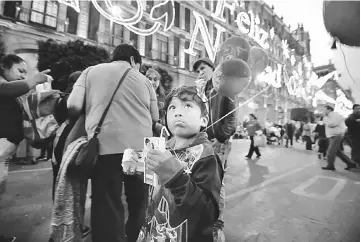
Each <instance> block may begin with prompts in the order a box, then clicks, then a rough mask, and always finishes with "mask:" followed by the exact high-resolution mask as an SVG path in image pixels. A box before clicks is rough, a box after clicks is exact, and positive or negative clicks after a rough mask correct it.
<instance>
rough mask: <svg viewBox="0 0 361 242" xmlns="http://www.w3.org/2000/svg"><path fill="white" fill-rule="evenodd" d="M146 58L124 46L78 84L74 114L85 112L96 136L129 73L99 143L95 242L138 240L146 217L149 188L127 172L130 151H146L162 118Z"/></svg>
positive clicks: (93, 210) (71, 104)
mask: <svg viewBox="0 0 361 242" xmlns="http://www.w3.org/2000/svg"><path fill="white" fill-rule="evenodd" d="M141 64H142V58H141V56H140V54H139V52H138V50H136V49H135V48H134V47H133V46H131V45H128V44H120V45H118V46H117V47H116V48H115V50H114V53H113V59H112V62H111V63H104V64H99V65H96V66H93V67H89V68H88V69H86V70H85V71H84V72H83V73H82V75H81V76H80V77H79V79H78V80H77V81H76V83H75V84H74V88H73V91H72V93H71V94H70V96H69V99H68V109H69V112H70V113H71V114H74V115H80V114H81V113H82V111H83V110H85V125H86V127H85V128H86V132H87V134H88V137H89V138H90V137H93V134H94V132H95V128H96V127H97V125H98V122H99V120H100V117H101V115H102V114H103V112H104V109H105V106H106V105H107V104H108V102H107V101H106V100H108V99H110V96H111V95H112V94H113V93H114V90H115V87H116V86H117V84H118V83H119V80H120V78H121V77H122V76H123V74H124V73H125V72H126V71H129V72H128V74H127V75H126V77H125V79H124V81H123V83H122V84H121V86H120V88H119V90H118V91H117V92H116V94H115V96H114V99H113V102H112V103H111V106H110V109H109V112H108V113H107V115H106V117H105V119H104V124H103V129H102V131H101V132H100V134H99V136H98V139H99V148H100V150H99V153H100V155H99V157H98V159H97V162H96V164H95V166H94V171H95V172H94V174H93V175H92V178H91V182H92V204H91V229H92V241H93V242H120V241H125V240H127V241H128V242H135V241H136V240H137V238H138V235H139V232H140V229H141V226H142V225H143V222H144V219H145V210H146V205H147V199H148V185H146V184H145V183H143V180H141V179H139V178H138V177H136V176H134V175H125V174H124V173H123V168H122V162H121V161H122V160H123V153H124V150H125V149H127V148H131V149H134V150H141V149H143V142H144V140H143V139H144V137H152V135H153V132H152V123H153V122H157V121H158V119H159V113H158V106H157V98H156V94H155V91H154V89H153V87H152V84H151V83H150V82H149V80H148V79H147V78H146V77H145V76H144V75H142V74H141V73H140V72H139V68H140V65H141ZM123 182H124V188H125V195H126V201H127V204H128V212H129V215H128V220H127V223H126V225H125V226H124V223H125V221H124V219H125V218H124V206H123V203H122V200H121V197H122V189H123Z"/></svg>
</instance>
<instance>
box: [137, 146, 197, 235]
mask: <svg viewBox="0 0 361 242" xmlns="http://www.w3.org/2000/svg"><path fill="white" fill-rule="evenodd" d="M202 153H203V145H196V146H193V147H190V148H187V149H185V150H182V151H177V152H175V156H176V157H177V159H178V160H179V162H182V163H183V165H184V172H185V173H187V174H191V173H192V168H193V166H194V164H195V163H196V162H197V161H198V160H199V159H200V158H201V155H202ZM149 200H150V201H149V204H150V206H149V207H148V210H147V215H146V223H145V224H146V225H145V226H143V228H142V230H141V232H140V234H139V238H138V241H139V242H187V239H188V223H187V219H185V220H180V219H179V218H180V217H181V216H179V214H178V213H179V211H177V208H176V205H175V202H174V197H173V195H172V194H171V192H170V191H169V190H168V189H166V188H164V187H161V186H158V187H150V196H149Z"/></svg>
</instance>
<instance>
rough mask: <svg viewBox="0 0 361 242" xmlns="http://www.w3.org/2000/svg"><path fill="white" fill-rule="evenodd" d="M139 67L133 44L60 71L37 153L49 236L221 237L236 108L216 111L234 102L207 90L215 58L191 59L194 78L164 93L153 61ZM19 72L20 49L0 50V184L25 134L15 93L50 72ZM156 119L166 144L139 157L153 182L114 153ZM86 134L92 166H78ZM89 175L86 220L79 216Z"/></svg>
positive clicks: (152, 130) (151, 130)
mask: <svg viewBox="0 0 361 242" xmlns="http://www.w3.org/2000/svg"><path fill="white" fill-rule="evenodd" d="M141 65H142V58H141V56H140V54H139V52H138V50H137V49H135V48H134V47H133V46H131V45H128V44H121V45H119V46H117V47H116V48H115V50H114V53H113V57H112V61H111V62H110V63H103V64H99V65H96V66H92V67H89V68H87V69H86V70H79V71H78V72H75V73H73V74H71V75H70V76H69V82H68V89H67V90H62V92H61V94H62V95H60V98H59V100H57V102H56V105H55V108H54V117H55V119H56V121H57V122H58V128H57V130H56V132H55V133H54V134H53V135H51V136H50V137H47V141H48V142H47V144H46V145H44V146H43V147H41V148H42V153H41V155H40V158H42V159H44V158H45V159H46V158H49V153H50V154H51V163H52V167H53V194H52V198H53V210H52V220H51V221H52V222H51V223H52V224H51V227H52V232H51V234H50V239H49V241H63V240H69V241H79V240H80V239H81V238H83V237H84V236H87V235H88V234H90V233H91V237H92V241H93V242H96V241H99V242H106V241H109V242H110V241H111V242H113V241H128V242H131V241H134V242H135V241H153V240H154V239H163V240H164V241H166V240H167V239H168V240H170V239H172V240H175V239H176V240H177V241H189V242H192V241H224V234H223V232H222V230H223V226H224V218H223V212H224V209H225V185H226V184H225V183H224V179H223V177H224V173H225V171H226V168H227V158H228V154H229V152H230V150H231V137H232V136H233V134H234V133H235V130H236V117H235V114H234V113H232V114H231V115H228V116H227V117H224V115H225V114H226V113H228V112H230V111H232V110H234V108H235V104H234V101H233V100H231V99H230V98H228V97H223V96H220V95H218V93H217V91H216V90H215V89H214V88H213V83H212V76H213V72H214V69H215V66H214V63H213V62H212V61H211V60H210V59H208V58H202V59H200V60H198V61H197V62H196V63H195V64H194V66H193V69H194V71H195V72H196V73H198V75H199V78H198V82H197V83H198V85H196V86H184V87H178V88H175V89H174V90H172V91H171V92H170V93H168V94H166V93H165V91H164V88H163V87H162V83H161V76H160V74H159V73H158V72H157V71H156V70H155V69H153V68H150V69H148V70H147V71H146V73H144V74H142V73H140V67H141ZM26 72H27V70H26V62H25V61H23V60H22V59H21V58H20V57H18V56H16V55H11V54H10V55H5V56H3V57H2V58H1V73H0V75H1V79H0V98H1V100H0V111H1V112H2V114H4V116H6V117H8V119H3V118H1V119H0V122H1V123H0V127H1V128H0V164H1V169H0V171H1V172H2V174H1V176H0V183H1V186H2V187H4V186H5V185H4V181H5V180H6V171H7V168H6V165H5V164H6V161H9V160H11V159H12V158H13V157H14V155H15V154H16V150H17V148H18V146H19V143H20V142H21V141H22V140H23V139H24V133H23V121H24V120H23V118H24V116H23V115H24V110H23V103H22V101H21V99H20V97H21V96H23V95H29V94H30V93H34V92H36V90H35V87H36V86H37V85H38V84H42V83H45V82H47V81H48V80H49V78H48V77H49V76H48V75H47V74H50V75H51V73H49V71H48V70H46V71H44V72H40V73H38V74H37V75H35V76H34V77H33V78H31V79H27V76H26ZM110 97H112V98H110ZM37 108H39V107H37ZM164 127H166V129H168V131H169V135H170V136H169V137H166V138H167V140H168V141H167V143H166V146H167V149H166V151H165V152H161V151H159V150H156V149H151V150H150V151H148V152H147V156H146V158H145V159H146V162H147V169H149V170H152V171H153V172H154V173H155V174H157V176H158V178H159V181H160V183H159V186H157V187H156V188H154V187H152V186H150V185H147V184H146V183H144V181H143V179H142V177H141V176H140V175H139V172H138V171H136V170H135V169H134V167H130V168H129V170H123V166H122V160H123V158H124V151H125V150H126V149H129V148H131V149H133V150H142V149H143V145H144V139H145V138H146V137H159V136H160V135H161V130H162V129H164ZM95 137H96V138H95ZM94 139H96V141H97V143H98V145H95V146H94V147H96V148H97V149H98V150H97V152H98V154H97V155H96V157H92V158H96V159H94V161H95V162H94V164H92V166H91V170H86V169H85V163H84V164H83V163H79V162H85V161H84V160H80V158H79V157H80V156H81V155H80V154H81V152H82V151H84V145H91V141H92V140H94ZM49 143H51V145H49ZM90 153H91V152H90ZM95 154H96V153H95ZM87 158H89V157H87ZM86 162H88V161H86ZM89 162H90V161H89ZM88 178H90V179H91V225H90V226H89V225H86V224H85V223H84V210H85V200H86V185H87V180H88ZM123 188H124V194H125V197H126V199H125V201H123V200H122V193H123ZM125 202H126V203H127V205H128V206H127V209H128V219H127V222H126V223H125V211H124V210H125V208H124V203H125ZM4 239H5V238H4ZM8 241H14V239H13V238H8Z"/></svg>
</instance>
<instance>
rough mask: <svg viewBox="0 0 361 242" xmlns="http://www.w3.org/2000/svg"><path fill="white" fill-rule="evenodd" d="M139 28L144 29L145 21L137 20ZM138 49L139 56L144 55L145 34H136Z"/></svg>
mask: <svg viewBox="0 0 361 242" xmlns="http://www.w3.org/2000/svg"><path fill="white" fill-rule="evenodd" d="M139 28H140V29H145V23H141V22H139ZM138 50H139V53H140V55H141V56H145V36H142V35H138Z"/></svg>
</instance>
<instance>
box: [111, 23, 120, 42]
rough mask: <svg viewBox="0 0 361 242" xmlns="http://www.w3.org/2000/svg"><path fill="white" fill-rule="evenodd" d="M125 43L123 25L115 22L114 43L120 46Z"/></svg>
mask: <svg viewBox="0 0 361 242" xmlns="http://www.w3.org/2000/svg"><path fill="white" fill-rule="evenodd" d="M121 43H123V26H122V25H120V24H117V23H114V24H113V41H112V43H111V44H112V45H114V46H118V45H120V44H121Z"/></svg>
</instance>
